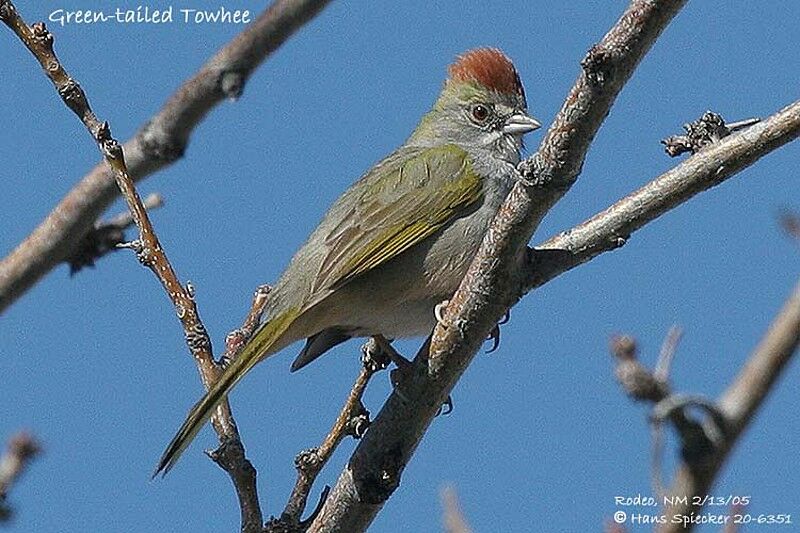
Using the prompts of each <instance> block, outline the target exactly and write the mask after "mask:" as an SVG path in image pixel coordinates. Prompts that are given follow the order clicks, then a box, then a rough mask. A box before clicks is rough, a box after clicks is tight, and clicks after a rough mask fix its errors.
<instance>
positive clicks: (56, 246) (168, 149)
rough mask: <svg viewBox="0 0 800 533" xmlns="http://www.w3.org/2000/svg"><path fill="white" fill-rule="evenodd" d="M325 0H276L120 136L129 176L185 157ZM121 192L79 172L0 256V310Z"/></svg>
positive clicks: (5, 5) (99, 172) (109, 179)
mask: <svg viewBox="0 0 800 533" xmlns="http://www.w3.org/2000/svg"><path fill="white" fill-rule="evenodd" d="M329 2H330V0H276V1H275V2H274V3H273V4H272V5H271V6H270V7H269V8H268V9H267V10H266V11H264V13H262V14H261V15H260V16H259V17H258V19H256V20H255V21H254V22H253V23H252V24H251V25H250V26H248V27H247V28H246V29H245V30H244V31H243V32H242V33H240V34H239V35H238V36H236V37H235V38H234V39H233V40H232V41H231V42H229V43H228V44H227V45H225V47H223V48H222V49H221V50H220V51H219V52H217V53H216V54H215V55H214V56H213V57H212V58H211V59H209V60H208V61H207V62H206V64H205V65H203V67H202V68H201V69H200V70H199V71H198V72H197V74H195V75H194V76H193V77H192V78H191V79H189V80H187V81H185V82H184V83H183V85H181V87H179V88H178V90H177V91H175V93H173V95H172V96H171V97H170V98H169V100H167V102H166V103H165V104H164V106H163V107H162V108H161V110H159V111H158V113H156V114H155V115H154V116H153V117H152V118H151V119H150V120H148V121H147V122H146V123H145V124H144V125H143V126H142V127H141V128H140V129H139V131H138V132H137V133H136V135H135V136H134V137H133V138H131V139H129V140H128V141H126V142H125V144H124V145H123V150H124V152H125V158H126V161H127V164H128V171H129V173H130V175H131V176H132V177H133V178H134V179H135V180H140V179H143V178H145V177H146V176H148V175H150V174H152V173H154V172H156V171H158V170H160V169H161V168H163V167H165V166H168V165H170V164H172V163H174V162H175V161H176V160H177V159H179V158H180V157H182V156H183V153H184V151H185V150H186V146H187V144H188V142H189V137H190V135H191V134H192V132H193V131H194V128H195V127H196V126H197V125H198V124H199V123H200V122H201V121H202V120H203V119H204V118H205V116H206V115H207V114H208V112H209V111H211V109H213V108H214V107H215V106H216V105H217V104H219V103H220V102H221V101H223V100H224V99H226V98H237V97H238V96H240V95H241V94H242V91H243V89H244V85H245V82H246V81H247V79H248V77H249V76H250V74H252V72H253V71H254V70H255V69H256V67H258V66H259V65H260V64H261V62H262V61H264V59H266V58H267V57H268V56H269V55H270V54H271V53H272V52H274V51H275V50H277V49H278V47H280V46H281V45H282V44H283V43H284V42H285V41H286V40H287V39H288V38H289V37H290V36H291V35H292V34H293V33H294V32H295V31H297V30H298V29H299V28H300V27H301V26H302V25H303V24H305V23H306V22H308V21H309V20H311V19H312V18H313V17H314V16H315V15H316V14H317V13H319V12H320V11H321V10H322V8H323V7H325V6H326V5H327V4H328V3H329ZM10 6H11V3H10V2H9V1H8V0H0V18H4V17H3V15H2V13H3V12H5V11H6V10H8V9H10ZM118 194H119V192H118V190H117V187H116V186H115V184H114V179H113V175H112V173H111V172H110V171H109V169H108V168H107V167H106V166H105V165H104V164H102V163H101V164H99V165H97V166H96V167H95V168H94V169H92V170H91V171H90V172H89V173H88V174H87V175H86V176H84V178H83V179H82V180H81V181H80V182H79V183H78V184H77V185H76V186H75V187H74V188H73V189H72V190H71V191H70V192H69V193H68V194H67V195H66V196H65V197H64V198H63V199H62V200H61V202H59V204H58V205H57V206H56V207H55V209H53V211H52V212H51V213H50V214H49V215H48V216H47V217H46V218H45V220H44V221H42V223H41V224H40V225H39V227H38V228H36V229H35V230H34V231H33V233H31V235H29V236H28V237H27V238H26V239H25V240H24V241H23V242H22V243H21V244H20V245H19V246H17V248H16V249H14V251H12V252H11V253H10V254H9V255H8V256H7V257H6V258H5V259H3V260H2V261H0V313H2V312H3V310H4V309H6V308H7V307H8V306H10V305H11V304H12V303H14V301H15V300H16V299H17V298H19V297H20V296H21V295H22V294H24V293H25V291H27V290H28V289H29V288H30V287H31V286H32V285H34V284H35V283H36V282H37V281H38V280H39V279H40V278H41V277H42V276H44V275H45V274H47V273H48V272H49V271H50V270H52V269H53V268H54V267H56V266H57V265H58V264H59V263H61V262H63V261H66V260H67V258H69V257H71V256H72V255H74V254H75V251H76V249H77V248H78V246H79V244H80V242H81V240H82V238H83V236H84V235H86V233H87V232H89V231H90V230H91V229H92V227H93V226H94V224H95V221H96V220H97V219H98V218H99V217H100V215H101V214H102V213H103V211H105V209H106V208H107V207H108V206H109V205H110V204H111V202H113V201H114V199H115V198H116V197H117V195H118Z"/></svg>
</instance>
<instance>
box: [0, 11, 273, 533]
mask: <svg viewBox="0 0 800 533" xmlns="http://www.w3.org/2000/svg"><path fill="white" fill-rule="evenodd" d="M0 2H2V4H0V19H1V20H2V21H3V22H4V23H5V24H6V25H7V26H8V27H9V28H11V30H12V31H13V32H14V33H15V34H16V35H17V37H19V39H20V40H21V41H22V42H23V43H24V44H25V46H26V47H27V48H28V50H30V52H31V53H32V54H33V55H34V56H35V57H36V59H37V60H38V61H39V64H40V65H41V66H42V68H43V70H44V72H45V74H46V75H47V77H48V78H50V80H51V81H52V82H53V85H54V86H55V88H56V90H57V92H58V94H59V96H61V98H62V100H63V101H64V103H65V104H66V105H67V107H69V108H70V109H71V110H72V111H73V112H74V113H75V114H76V115H77V116H78V118H79V119H80V120H81V122H82V123H83V124H84V126H86V129H87V130H88V131H89V133H90V135H91V136H92V138H93V139H94V140H95V142H96V143H97V145H98V148H99V149H100V152H101V153H102V154H103V157H104V158H105V160H106V163H107V164H108V166H109V167H110V168H111V171H112V173H113V175H114V179H115V181H116V183H117V186H118V187H119V189H120V191H121V192H122V196H123V197H124V198H125V201H126V203H127V204H128V209H129V210H130V212H131V217H132V219H133V221H134V223H135V224H136V226H137V228H138V229H139V237H138V239H137V240H136V241H134V242H133V243H131V244H130V247H131V248H133V249H135V251H136V254H137V257H138V259H139V261H140V262H141V263H142V264H143V265H145V266H147V267H148V268H150V270H151V271H152V272H153V274H155V276H156V277H157V278H158V280H159V281H160V282H161V284H162V286H163V287H164V289H165V291H166V293H167V296H168V297H169V298H170V300H171V301H172V303H173V305H174V306H175V310H176V313H177V315H178V318H179V320H180V321H181V325H182V326H183V330H184V334H185V337H186V343H187V345H188V346H189V350H190V351H191V353H192V355H193V356H194V358H195V362H196V363H197V366H198V369H199V370H200V375H201V379H202V381H203V385H204V386H205V387H206V389H207V388H208V387H209V386H210V385H211V384H212V383H214V381H215V380H216V379H217V378H218V376H219V375H220V373H221V369H220V367H219V366H218V365H217V364H216V363H215V361H214V357H213V354H212V349H211V339H210V338H209V336H208V334H207V332H206V329H205V326H204V325H203V323H202V321H201V320H200V316H199V313H198V310H197V306H196V305H195V301H194V290H193V288H191V286H186V287H184V286H183V285H182V284H181V282H180V280H179V279H178V276H177V274H176V272H175V270H174V269H173V267H172V265H171V264H170V262H169V260H168V258H167V255H166V253H165V252H164V250H163V248H162V247H161V244H160V242H159V240H158V237H157V235H156V233H155V230H154V228H153V225H152V223H151V222H150V219H149V217H148V215H147V210H146V208H145V206H144V204H143V203H142V200H141V198H140V197H139V195H138V193H137V192H136V188H135V186H134V184H133V180H132V179H131V177H130V173H129V171H128V168H127V166H126V164H125V158H124V156H123V150H122V147H121V146H120V145H119V143H118V142H117V141H116V140H115V139H114V138H113V137H112V136H111V129H110V128H109V125H108V123H107V122H101V121H100V120H98V118H97V117H96V116H95V114H94V112H93V111H92V110H91V107H90V106H89V102H88V98H87V97H86V94H85V93H84V91H83V89H82V88H81V87H80V85H79V84H78V82H77V81H75V80H74V79H73V78H71V77H70V76H69V75H68V74H67V72H66V71H65V70H64V67H63V66H62V65H61V63H60V62H59V60H58V58H57V57H56V55H55V53H54V50H53V35H52V34H51V33H50V32H48V31H47V28H46V27H45V25H44V23H41V22H38V23H35V24H33V25H32V26H30V27H29V26H28V25H27V24H26V23H25V22H24V21H23V20H22V18H21V17H20V16H19V14H18V12H17V10H16V8H15V7H14V5H13V4H12V3H11V1H10V0H0ZM251 313H252V312H251ZM212 425H213V427H214V429H215V431H216V432H217V434H218V435H219V439H220V442H221V444H222V451H221V452H218V454H219V457H214V459H215V460H216V461H217V463H218V464H219V465H220V466H222V467H223V469H225V470H226V472H228V474H229V475H230V477H231V479H232V481H233V483H234V485H235V486H236V490H237V494H238V495H239V497H240V504H241V511H242V530H243V531H253V532H255V531H260V529H261V526H262V519H261V510H260V506H259V503H258V498H257V494H256V488H255V470H254V469H253V467H252V465H251V464H250V463H249V461H247V460H246V458H245V456H244V447H243V446H242V444H241V439H240V437H239V432H238V430H237V428H236V423H235V421H234V419H233V415H232V413H231V411H230V406H229V405H228V402H227V400H225V401H223V402H222V403H221V404H220V406H219V407H218V408H217V411H216V414H215V415H214V417H213V418H212ZM223 452H224V453H223ZM243 482H244V483H246V486H240V483H243Z"/></svg>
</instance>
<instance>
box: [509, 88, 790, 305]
mask: <svg viewBox="0 0 800 533" xmlns="http://www.w3.org/2000/svg"><path fill="white" fill-rule="evenodd" d="M798 136H800V101H797V102H794V103H792V104H790V105H788V106H786V107H784V108H783V109H781V110H780V111H778V112H777V113H775V114H774V115H772V116H771V117H769V118H766V119H764V120H762V121H761V122H759V123H758V124H755V125H754V126H751V127H749V128H747V129H746V130H743V131H740V132H738V133H735V134H732V135H730V136H728V137H726V138H725V139H723V140H721V141H720V142H718V143H715V144H712V145H710V146H708V147H706V148H705V149H703V150H702V151H700V152H698V153H697V154H695V155H693V156H692V157H690V158H688V159H686V161H684V162H683V163H681V164H680V165H678V166H677V167H675V168H673V169H671V170H669V171H667V172H665V173H664V174H662V175H661V176H659V177H658V178H656V179H654V180H653V181H651V182H650V183H648V184H647V185H645V186H644V187H642V188H641V189H639V190H638V191H636V192H633V193H631V194H629V195H628V196H626V197H625V198H623V199H622V200H620V201H619V202H617V203H615V204H614V205H612V206H611V207H609V208H608V209H606V210H605V211H603V212H602V213H598V214H597V215H595V216H593V217H592V218H590V219H588V220H586V221H585V222H583V223H581V224H579V225H578V226H576V227H574V228H572V229H570V230H568V231H565V232H563V233H561V234H559V235H556V236H555V237H552V238H550V239H548V240H547V241H545V242H544V243H542V244H541V245H539V246H537V247H536V249H535V250H532V252H531V254H530V255H531V257H530V260H531V261H530V265H529V266H528V279H527V280H526V282H525V284H526V291H527V290H531V289H533V288H536V287H539V286H540V285H543V284H545V283H546V282H548V281H550V280H551V279H553V278H555V277H556V276H558V275H560V274H563V273H564V272H566V271H568V270H571V269H573V268H575V267H576V266H578V265H581V264H583V263H585V262H587V261H589V260H590V259H593V258H594V257H596V256H598V255H600V254H601V253H603V252H608V251H610V250H615V249H616V248H619V247H620V246H621V245H623V244H624V243H625V242H626V241H627V239H628V237H629V236H630V235H631V233H633V232H634V231H636V230H638V229H639V228H641V227H642V226H644V225H645V224H647V223H648V222H651V221H653V220H655V219H656V218H658V217H659V216H661V215H662V214H664V213H665V212H667V211H669V210H671V209H674V208H675V207H677V206H679V205H681V204H682V203H684V202H685V201H687V200H688V199H689V198H691V197H692V196H694V195H696V194H698V193H701V192H703V191H705V190H708V189H710V188H711V187H714V186H715V185H719V184H720V183H722V182H723V181H725V180H726V179H728V178H730V177H732V176H734V175H735V174H737V173H738V172H740V171H742V170H744V169H745V168H747V167H748V166H750V165H752V164H753V163H755V162H756V161H758V160H759V159H761V158H762V157H763V156H765V155H767V154H768V153H770V152H772V151H773V150H776V149H778V148H780V147H781V146H783V145H784V144H786V143H788V142H790V141H792V140H794V139H796V138H797V137H798Z"/></svg>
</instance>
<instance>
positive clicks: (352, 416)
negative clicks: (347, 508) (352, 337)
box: [265, 338, 388, 533]
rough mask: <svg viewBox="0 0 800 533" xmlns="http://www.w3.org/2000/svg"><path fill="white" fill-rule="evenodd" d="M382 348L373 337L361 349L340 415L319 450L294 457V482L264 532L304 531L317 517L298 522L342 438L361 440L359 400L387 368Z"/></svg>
mask: <svg viewBox="0 0 800 533" xmlns="http://www.w3.org/2000/svg"><path fill="white" fill-rule="evenodd" d="M382 348H383V347H382V345H381V344H380V343H379V342H378V341H377V340H376V339H375V338H371V339H370V340H369V341H367V342H366V343H365V344H364V346H363V347H362V348H361V351H362V358H361V360H362V367H361V371H360V372H359V374H358V377H357V378H356V381H355V383H353V387H352V388H351V389H350V393H349V394H348V396H347V400H346V401H345V404H344V406H343V407H342V409H341V411H340V412H339V416H337V417H336V421H335V422H334V423H333V426H332V427H331V430H330V431H329V432H328V434H327V435H326V436H325V439H324V440H323V441H322V444H320V445H319V447H317V448H311V449H308V450H304V451H302V452H300V453H299V454H298V455H297V457H296V458H295V467H296V468H297V481H296V482H295V485H294V488H293V489H292V493H291V495H290V496H289V501H288V502H287V503H286V508H285V509H284V511H283V513H282V514H281V516H280V518H278V519H273V520H272V521H270V522H269V523H268V524H267V526H266V528H265V529H266V532H265V533H267V532H270V531H284V530H285V529H286V528H287V527H288V528H296V529H301V530H304V529H305V527H306V526H307V525H308V524H310V523H311V522H313V520H314V519H315V518H316V514H317V513H318V511H319V509H318V510H317V511H315V512H314V513H312V515H311V516H310V517H309V518H307V519H306V520H305V521H301V516H302V514H303V512H304V511H305V508H306V504H307V502H308V496H309V493H310V492H311V487H312V486H313V484H314V481H315V480H316V478H317V476H318V475H319V473H320V472H321V471H322V469H323V468H324V467H325V464H326V463H327V462H328V460H329V459H330V458H331V456H332V455H333V452H334V451H336V448H337V447H338V446H339V443H341V441H342V439H344V437H345V436H347V435H352V436H353V437H355V438H357V439H358V438H361V437H362V436H363V435H364V432H366V430H367V427H369V411H367V410H366V408H365V407H364V405H363V404H362V403H361V399H362V397H363V396H364V391H365V390H366V388H367V384H368V383H369V380H370V378H371V377H372V376H373V374H375V372H377V371H379V370H382V369H384V368H386V366H387V364H388V363H387V360H386V354H384V353H382ZM326 490H330V487H327V488H326ZM323 504H324V501H323Z"/></svg>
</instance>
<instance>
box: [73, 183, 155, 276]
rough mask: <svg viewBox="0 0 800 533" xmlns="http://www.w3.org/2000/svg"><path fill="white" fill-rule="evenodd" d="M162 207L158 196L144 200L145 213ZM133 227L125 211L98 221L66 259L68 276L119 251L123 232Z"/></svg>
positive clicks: (130, 218)
mask: <svg viewBox="0 0 800 533" xmlns="http://www.w3.org/2000/svg"><path fill="white" fill-rule="evenodd" d="M163 205H164V200H163V198H161V195H160V194H156V193H153V194H150V195H149V196H147V198H145V199H144V207H145V209H147V211H148V212H149V211H152V210H154V209H158V208H159V207H161V206H163ZM132 225H133V216H131V213H130V211H125V212H123V213H120V214H119V215H117V216H115V217H113V218H112V219H110V220H108V221H100V222H98V223H97V224H95V226H94V228H92V229H91V231H89V233H87V234H86V235H84V237H83V241H82V242H81V243H80V244H79V245H78V248H77V249H76V250H75V253H74V254H72V255H71V256H70V257H68V258H67V259H66V262H67V264H69V273H70V275H73V274H75V273H76V272H78V271H79V270H81V269H82V268H84V267H87V266H88V267H93V266H94V264H95V261H97V260H98V259H99V258H101V257H103V256H104V255H106V254H108V253H110V252H113V251H114V250H118V249H119V245H120V244H122V243H124V242H125V230H126V229H128V228H130V227H131V226H132Z"/></svg>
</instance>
